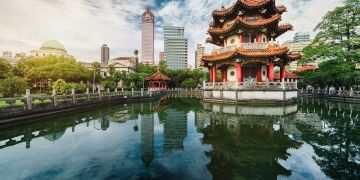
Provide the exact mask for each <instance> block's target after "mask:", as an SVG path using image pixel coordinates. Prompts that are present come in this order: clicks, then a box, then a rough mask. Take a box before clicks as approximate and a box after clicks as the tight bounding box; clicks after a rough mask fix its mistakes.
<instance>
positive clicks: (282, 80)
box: [280, 64, 285, 82]
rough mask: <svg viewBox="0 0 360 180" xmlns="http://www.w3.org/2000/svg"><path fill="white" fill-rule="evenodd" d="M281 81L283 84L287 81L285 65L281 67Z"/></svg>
mask: <svg viewBox="0 0 360 180" xmlns="http://www.w3.org/2000/svg"><path fill="white" fill-rule="evenodd" d="M280 79H281V82H284V81H285V64H283V65H281V68H280Z"/></svg>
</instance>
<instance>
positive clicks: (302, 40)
mask: <svg viewBox="0 0 360 180" xmlns="http://www.w3.org/2000/svg"><path fill="white" fill-rule="evenodd" d="M311 43H312V41H311V40H310V34H309V33H299V32H298V33H296V34H295V36H294V38H293V41H286V42H284V43H283V44H282V46H286V47H288V48H289V52H296V53H302V51H303V49H304V48H305V47H306V46H308V45H310V44H311ZM288 67H289V70H291V71H296V70H297V69H298V67H299V65H298V62H297V61H293V62H291V63H290V64H289V66H288Z"/></svg>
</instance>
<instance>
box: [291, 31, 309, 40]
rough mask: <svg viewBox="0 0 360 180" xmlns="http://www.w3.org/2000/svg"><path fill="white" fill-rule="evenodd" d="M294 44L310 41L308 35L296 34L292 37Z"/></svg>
mask: <svg viewBox="0 0 360 180" xmlns="http://www.w3.org/2000/svg"><path fill="white" fill-rule="evenodd" d="M293 40H294V42H300V41H310V34H309V33H304V32H297V33H295V36H294V39H293Z"/></svg>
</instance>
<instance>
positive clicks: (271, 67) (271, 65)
mask: <svg viewBox="0 0 360 180" xmlns="http://www.w3.org/2000/svg"><path fill="white" fill-rule="evenodd" d="M268 80H269V81H270V82H272V81H274V62H273V60H269V67H268Z"/></svg>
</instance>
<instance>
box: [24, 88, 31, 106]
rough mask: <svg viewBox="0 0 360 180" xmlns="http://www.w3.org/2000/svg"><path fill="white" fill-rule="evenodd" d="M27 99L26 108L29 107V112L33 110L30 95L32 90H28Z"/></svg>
mask: <svg viewBox="0 0 360 180" xmlns="http://www.w3.org/2000/svg"><path fill="white" fill-rule="evenodd" d="M25 97H26V107H27V110H28V111H29V110H31V109H32V97H31V94H30V89H26V94H25Z"/></svg>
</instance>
